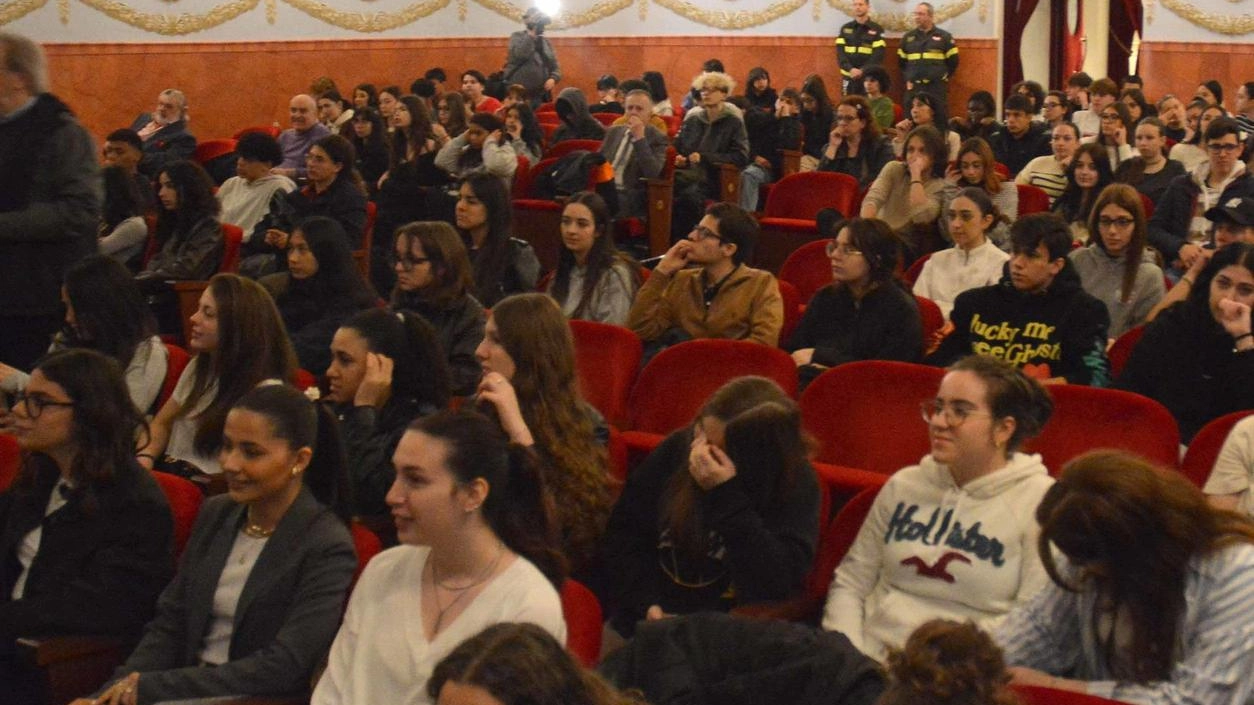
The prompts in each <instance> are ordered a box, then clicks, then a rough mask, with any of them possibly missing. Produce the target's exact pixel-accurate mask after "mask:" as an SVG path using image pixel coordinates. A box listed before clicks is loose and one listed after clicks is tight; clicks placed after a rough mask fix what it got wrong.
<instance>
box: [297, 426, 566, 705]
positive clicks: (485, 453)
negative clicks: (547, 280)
mask: <svg viewBox="0 0 1254 705" xmlns="http://www.w3.org/2000/svg"><path fill="white" fill-rule="evenodd" d="M392 461H393V464H394V465H395V466H396V481H395V482H394V483H393V484H392V488H391V489H390V490H389V491H388V497H387V499H388V506H389V507H390V508H391V510H392V515H393V517H394V518H395V521H396V528H397V534H398V536H399V537H400V540H401V543H402V545H400V546H397V547H395V548H391V549H388V550H386V551H384V552H383V553H380V554H379V555H378V556H376V557H375V558H374V560H372V561H370V564H369V565H368V566H366V570H365V572H364V573H362V575H361V579H360V580H359V581H358V582H357V585H356V587H355V588H354V589H353V595H352V598H351V599H350V600H349V603H348V611H347V613H346V614H345V615H344V624H343V625H342V626H341V627H340V631H339V634H337V635H336V637H335V643H334V644H332V646H331V654H330V657H329V659H328V662H327V668H326V671H324V672H323V674H322V678H321V680H319V682H318V687H317V688H316V689H315V690H314V694H313V701H312V702H313V704H314V705H338V704H345V705H347V704H350V703H382V702H405V703H414V704H430V703H434V702H435V699H434V698H431V697H430V696H429V695H428V691H427V680H428V679H429V678H430V677H431V675H432V671H433V670H434V668H435V665H436V664H437V663H438V662H439V661H440V660H441V659H443V658H444V657H445V656H446V655H448V654H449V653H451V652H452V651H453V650H454V648H456V647H457V645H458V644H460V643H461V642H462V641H464V640H465V639H467V638H469V637H471V636H474V635H475V634H478V633H479V632H480V631H482V630H483V629H484V628H485V627H487V626H490V625H492V624H496V623H498V622H531V623H534V624H536V625H538V626H540V627H542V628H543V629H544V630H545V631H547V632H548V633H549V634H551V635H553V636H554V637H555V638H556V639H557V640H558V641H559V642H560V641H565V638H566V624H565V622H564V621H563V619H562V606H561V601H560V599H559V598H558V595H557V590H556V589H555V586H557V585H560V584H561V582H562V580H563V578H564V577H565V566H564V561H563V558H562V555H561V553H560V552H559V551H558V548H557V545H556V542H555V541H554V536H555V534H556V522H555V521H554V520H553V517H552V516H551V512H552V509H551V507H552V505H551V501H552V500H551V498H550V497H549V496H548V494H547V493H548V490H547V488H546V485H545V482H544V476H543V473H542V472H541V470H540V468H539V464H538V460H537V459H536V458H535V456H534V454H533V453H531V452H530V451H529V450H528V449H526V448H523V447H520V446H518V445H516V444H510V443H509V442H508V440H507V439H506V437H505V434H503V433H502V432H501V431H500V430H499V429H497V428H496V424H494V423H493V422H492V421H490V420H488V419H486V418H484V417H483V416H481V415H479V414H476V413H473V412H464V411H463V412H449V411H442V412H439V413H437V414H435V415H433V416H428V417H424V418H422V419H419V420H418V421H416V422H414V423H413V424H412V425H411V426H410V428H409V430H407V431H406V432H405V435H404V436H402V437H401V442H400V444H399V445H398V446H397V448H396V453H395V455H394V456H393V458H392Z"/></svg>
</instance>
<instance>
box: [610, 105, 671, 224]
mask: <svg viewBox="0 0 1254 705" xmlns="http://www.w3.org/2000/svg"><path fill="white" fill-rule="evenodd" d="M623 109H624V112H625V120H624V123H623V124H621V125H615V126H613V127H611V128H610V129H609V130H608V131H606V133H605V139H604V140H603V141H602V142H601V155H602V156H604V157H605V160H606V161H607V162H609V163H610V164H611V165H613V167H614V186H615V187H616V188H617V190H618V204H619V214H620V215H623V216H638V215H642V214H643V213H644V212H645V201H646V194H647V191H646V189H645V185H644V182H642V181H641V179H652V178H656V177H657V175H658V174H660V173H662V168H663V167H664V166H665V165H666V147H667V145H668V144H669V140H667V138H666V133H664V132H662V131H661V130H658V129H657V128H656V127H654V126H652V125H650V124H649V118H650V116H652V115H653V100H652V99H651V98H650V97H649V92H648V91H645V90H633V91H631V92H629V93H628V94H627V97H626V98H624V99H623Z"/></svg>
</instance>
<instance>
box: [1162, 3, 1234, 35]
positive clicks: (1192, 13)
mask: <svg viewBox="0 0 1254 705" xmlns="http://www.w3.org/2000/svg"><path fill="white" fill-rule="evenodd" d="M1158 2H1159V3H1160V4H1161V5H1162V6H1163V7H1165V8H1167V9H1168V10H1171V11H1172V12H1174V13H1176V14H1177V15H1179V16H1180V17H1182V18H1184V20H1185V21H1187V22H1189V23H1190V24H1194V25H1197V26H1198V27H1201V28H1203V29H1208V30H1210V31H1212V32H1215V33H1216V34H1228V35H1241V34H1250V33H1251V32H1254V14H1251V13H1246V14H1244V15H1221V14H1219V13H1218V12H1205V11H1204V10H1202V9H1201V8H1199V7H1197V6H1196V5H1190V4H1189V3H1187V2H1184V0H1158Z"/></svg>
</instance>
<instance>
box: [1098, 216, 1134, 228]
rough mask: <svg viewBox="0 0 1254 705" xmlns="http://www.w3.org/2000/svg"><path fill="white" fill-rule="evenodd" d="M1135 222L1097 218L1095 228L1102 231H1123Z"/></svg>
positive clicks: (1126, 219)
mask: <svg viewBox="0 0 1254 705" xmlns="http://www.w3.org/2000/svg"><path fill="white" fill-rule="evenodd" d="M1135 222H1136V221H1135V220H1133V219H1131V218H1098V219H1097V227H1099V228H1103V229H1107V228H1119V229H1120V230H1123V229H1124V228H1129V227H1132V224H1133V223H1135Z"/></svg>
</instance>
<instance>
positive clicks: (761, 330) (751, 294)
mask: <svg viewBox="0 0 1254 705" xmlns="http://www.w3.org/2000/svg"><path fill="white" fill-rule="evenodd" d="M757 239H758V224H757V222H756V221H754V220H753V218H752V217H751V216H750V215H749V214H748V213H746V212H744V211H743V210H741V209H740V208H739V207H737V206H734V205H732V204H730V203H716V204H714V205H712V206H710V207H709V208H708V209H706V212H705V216H704V217H703V218H702V219H701V222H700V223H698V224H697V226H696V227H695V228H693V229H692V232H691V233H689V234H688V237H687V238H686V239H683V240H680V241H679V242H677V243H675V244H674V245H672V246H671V248H670V249H669V250H667V251H666V254H665V255H664V256H663V257H662V259H661V261H660V262H658V263H657V267H656V268H655V269H654V270H653V274H652V276H650V277H649V280H648V281H646V282H645V283H644V284H643V285H642V286H641V287H640V291H638V292H636V300H635V302H634V303H632V305H631V312H630V314H629V315H628V317H627V327H628V328H631V329H632V330H633V331H635V332H636V335H638V336H640V338H641V339H642V340H644V341H645V346H646V349H649V350H650V351H651V352H653V353H656V352H657V351H659V350H661V349H663V348H665V347H667V346H669V345H674V344H675V343H679V342H682V341H684V340H690V339H693V338H728V339H731V340H749V341H752V342H755V343H762V344H763V345H771V346H774V345H776V344H778V343H779V331H780V328H781V327H782V326H783V324H784V302H783V299H782V298H781V297H780V293H779V284H778V283H777V282H776V281H775V277H774V276H772V275H771V273H770V272H767V271H763V270H760V269H753V268H752V267H750V266H749V265H747V264H745V262H746V261H748V260H749V258H750V257H751V256H752V254H753V248H754V246H755V245H756V244H757ZM689 265H696V266H695V267H691V268H689Z"/></svg>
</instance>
